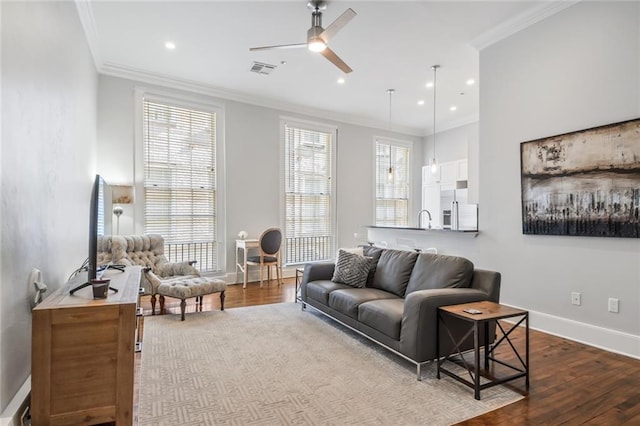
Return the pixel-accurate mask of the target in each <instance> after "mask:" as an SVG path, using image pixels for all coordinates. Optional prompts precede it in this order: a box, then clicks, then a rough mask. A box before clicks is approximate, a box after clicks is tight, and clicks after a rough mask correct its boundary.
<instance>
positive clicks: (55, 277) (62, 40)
mask: <svg viewBox="0 0 640 426" xmlns="http://www.w3.org/2000/svg"><path fill="white" fill-rule="evenodd" d="M0 8H1V15H2V66H1V69H2V140H1V149H2V155H1V173H0V179H1V185H0V193H1V199H2V204H1V207H0V216H1V218H2V221H1V228H0V250H1V256H0V257H1V264H0V412H2V411H3V410H4V408H5V407H6V406H7V404H8V402H9V401H10V400H11V399H12V398H13V396H14V395H15V393H16V392H17V390H18V389H19V387H20V386H21V385H22V384H23V382H24V381H25V380H26V378H27V377H28V375H29V373H30V371H31V313H30V308H29V303H28V298H27V276H28V274H29V272H30V271H31V269H32V268H34V267H37V268H39V269H40V270H41V271H42V272H43V275H44V279H45V281H46V283H47V285H48V286H49V292H51V291H53V290H55V289H56V288H58V287H59V286H60V285H61V284H63V283H64V282H65V281H66V279H67V277H68V276H69V274H70V273H71V271H73V270H74V269H75V268H77V267H78V266H80V264H81V263H82V262H83V260H84V259H85V258H86V256H87V245H88V232H87V231H88V228H89V196H90V192H91V183H92V181H93V174H94V173H95V145H96V142H95V140H96V96H97V74H96V71H95V66H94V64H93V60H92V58H91V54H90V52H89V49H88V46H87V44H86V42H85V38H84V33H83V31H82V27H81V25H80V21H79V19H78V15H77V12H76V8H75V5H74V3H73V2H55V3H54V2H46V3H45V2H42V3H41V2H29V3H27V2H1V3H0Z"/></svg>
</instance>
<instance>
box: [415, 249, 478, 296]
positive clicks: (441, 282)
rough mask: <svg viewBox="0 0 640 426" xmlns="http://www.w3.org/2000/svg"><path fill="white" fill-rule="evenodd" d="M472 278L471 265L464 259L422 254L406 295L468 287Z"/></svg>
mask: <svg viewBox="0 0 640 426" xmlns="http://www.w3.org/2000/svg"><path fill="white" fill-rule="evenodd" d="M472 276H473V263H471V261H470V260H468V259H465V258H464V257H458V256H446V255H442V254H431V253H422V254H420V255H419V256H418V259H417V260H416V263H415V266H414V268H413V272H412V273H411V278H410V279H409V283H408V285H407V292H406V294H409V293H411V292H413V291H417V290H430V289H435V288H456V287H469V286H470V285H471V277H472Z"/></svg>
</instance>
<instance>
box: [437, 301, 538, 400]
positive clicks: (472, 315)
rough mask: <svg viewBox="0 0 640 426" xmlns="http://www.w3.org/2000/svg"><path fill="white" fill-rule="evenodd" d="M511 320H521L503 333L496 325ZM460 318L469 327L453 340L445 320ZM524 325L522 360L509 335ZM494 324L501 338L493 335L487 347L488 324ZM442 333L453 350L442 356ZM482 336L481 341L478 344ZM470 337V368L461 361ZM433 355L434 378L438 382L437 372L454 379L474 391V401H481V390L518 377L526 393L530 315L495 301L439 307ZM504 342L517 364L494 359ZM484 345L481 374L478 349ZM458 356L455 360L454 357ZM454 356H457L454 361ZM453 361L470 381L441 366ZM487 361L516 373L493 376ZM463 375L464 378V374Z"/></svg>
mask: <svg viewBox="0 0 640 426" xmlns="http://www.w3.org/2000/svg"><path fill="white" fill-rule="evenodd" d="M512 317H522V318H521V319H520V320H518V321H517V322H516V323H515V324H513V325H512V326H511V327H510V328H508V330H505V329H504V328H503V326H502V324H500V323H499V322H498V320H501V319H505V318H512ZM454 318H456V319H460V320H463V321H466V322H468V323H469V324H470V328H469V330H468V331H467V332H466V333H465V334H464V335H463V336H462V337H460V338H458V339H456V338H455V337H454V335H453V333H452V332H451V329H450V328H449V327H448V326H447V321H451V320H452V319H454ZM523 322H524V323H525V348H524V351H525V355H524V359H522V356H521V354H520V353H519V352H518V350H517V349H516V346H514V344H513V342H512V340H511V339H510V337H509V335H510V334H511V332H512V331H513V330H515V329H516V328H517V327H519V326H520V324H522V323H523ZM494 323H495V327H496V331H497V330H500V331H501V332H502V336H501V337H498V336H496V340H495V342H494V343H493V344H491V345H490V344H489V343H488V342H489V329H490V328H492V327H491V325H492V324H494ZM443 331H444V332H445V333H446V334H447V335H448V337H449V339H450V341H451V343H453V350H452V352H451V353H449V354H443V353H441V352H440V351H441V348H440V346H441V345H440V335H441V334H442V332H443ZM481 333H483V336H482V338H483V339H482V342H481ZM471 334H473V352H474V363H473V365H469V363H468V362H467V361H466V360H465V359H464V356H463V353H462V350H461V345H462V343H463V342H464V341H465V340H467V339H468V338H469V337H470V336H471ZM436 342H437V344H436V353H437V360H438V367H437V377H438V379H440V373H444V374H446V375H447V376H449V377H452V378H454V379H456V380H457V381H459V382H461V383H463V384H465V385H467V386H469V387H471V388H473V389H474V392H475V394H474V396H475V399H478V400H479V399H480V391H481V390H482V389H486V388H489V387H492V386H496V385H499V384H502V383H505V382H508V381H511V380H515V379H519V378H521V377H524V378H525V388H526V390H527V391H528V390H529V312H528V311H525V310H522V309H517V308H512V307H510V306H505V305H500V304H498V303H494V302H474V303H465V304H461V305H452V306H442V307H440V308H438V327H437V339H436ZM503 342H507V343H508V344H509V346H511V349H512V350H513V353H514V354H515V355H516V357H517V358H518V360H519V361H520V363H519V365H518V364H516V365H513V364H509V363H507V362H505V361H502V360H499V359H497V358H496V352H495V351H496V348H497V347H498V346H499V345H500V344H501V343H503ZM482 346H484V371H481V367H480V350H481V347H482ZM456 356H457V357H456ZM454 357H456V358H455V359H454ZM447 361H448V362H454V363H455V364H457V365H462V366H464V367H465V369H466V370H467V372H468V373H469V376H470V378H471V381H469V380H467V379H465V378H464V377H462V376H460V375H458V374H456V373H454V372H453V371H451V370H449V369H447V368H446V367H444V364H445V363H446V362H447ZM489 361H493V362H495V363H498V364H500V365H503V366H505V367H507V368H508V369H509V370H513V371H515V373H513V374H511V375H507V376H505V377H500V378H498V377H495V376H494V375H493V374H492V373H491V372H490V371H489ZM465 376H466V375H465ZM481 376H483V377H485V379H487V380H486V382H485V383H481V381H480V379H481Z"/></svg>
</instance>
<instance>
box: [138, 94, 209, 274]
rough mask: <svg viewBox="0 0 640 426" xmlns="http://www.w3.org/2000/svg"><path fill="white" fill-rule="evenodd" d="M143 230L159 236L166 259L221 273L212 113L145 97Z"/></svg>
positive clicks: (143, 119)
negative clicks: (160, 236) (187, 261)
mask: <svg viewBox="0 0 640 426" xmlns="http://www.w3.org/2000/svg"><path fill="white" fill-rule="evenodd" d="M142 103H143V117H142V122H143V131H142V142H143V143H142V145H143V146H142V156H143V163H144V164H143V168H144V202H145V204H144V232H145V233H148V234H160V235H162V236H163V237H164V240H165V255H166V256H167V258H169V260H170V261H173V262H180V261H185V260H197V261H198V264H197V267H198V269H200V270H201V271H217V270H219V269H220V267H219V265H220V259H219V258H218V256H219V253H218V233H217V226H218V214H217V213H218V202H217V201H218V194H219V192H218V188H217V185H218V180H217V166H216V149H217V138H216V120H217V114H216V112H215V111H207V110H205V109H204V108H203V109H195V108H191V107H185V106H180V105H177V104H172V102H170V101H157V100H151V99H147V98H144V99H143V101H142Z"/></svg>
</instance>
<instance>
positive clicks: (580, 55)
mask: <svg viewBox="0 0 640 426" xmlns="http://www.w3.org/2000/svg"><path fill="white" fill-rule="evenodd" d="M639 31H640V3H638V2H581V3H579V4H577V5H575V6H572V7H570V8H568V9H566V10H564V11H563V12H561V13H559V14H557V15H555V16H552V17H550V18H548V19H546V20H545V21H543V22H540V23H538V24H536V25H535V26H533V27H530V28H528V29H526V30H524V31H522V32H520V33H518V34H515V35H513V36H511V37H509V38H508V39H505V40H503V41H501V42H498V43H496V44H494V45H492V46H490V47H488V48H486V49H484V50H483V51H482V52H481V53H480V81H481V84H482V88H481V93H480V95H481V96H480V182H481V187H480V202H481V203H480V205H481V209H480V226H481V234H480V236H479V237H478V243H480V244H481V249H480V250H477V251H476V254H477V258H476V259H474V260H476V261H477V263H479V264H481V265H486V266H488V267H491V268H494V269H496V270H498V271H500V272H501V273H502V296H501V298H502V301H504V302H505V303H508V304H511V305H516V306H521V307H524V308H527V309H529V310H532V311H534V312H535V313H537V315H534V316H533V324H534V326H537V327H539V328H543V329H545V330H548V331H550V332H552V333H557V334H561V335H566V336H568V337H571V338H574V339H576V340H581V341H586V342H590V343H592V344H596V345H601V346H607V347H609V348H611V349H613V350H618V351H622V352H626V353H629V354H632V355H634V356H637V357H640V240H638V239H616V238H592V237H560V236H557V237H556V236H531V235H522V231H521V216H520V214H521V210H520V160H519V144H520V143H521V142H524V141H528V140H532V139H536V138H541V137H545V136H552V135H555V134H561V133H565V132H571V131H574V130H580V129H585V128H590V127H594V126H598V125H602V124H607V123H612V122H617V121H622V120H627V119H631V118H637V117H640V32H639ZM573 291H576V292H581V293H582V306H573V305H571V303H570V293H571V292H573ZM609 297H615V298H618V299H620V313H618V314H614V313H609V312H607V298H609Z"/></svg>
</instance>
